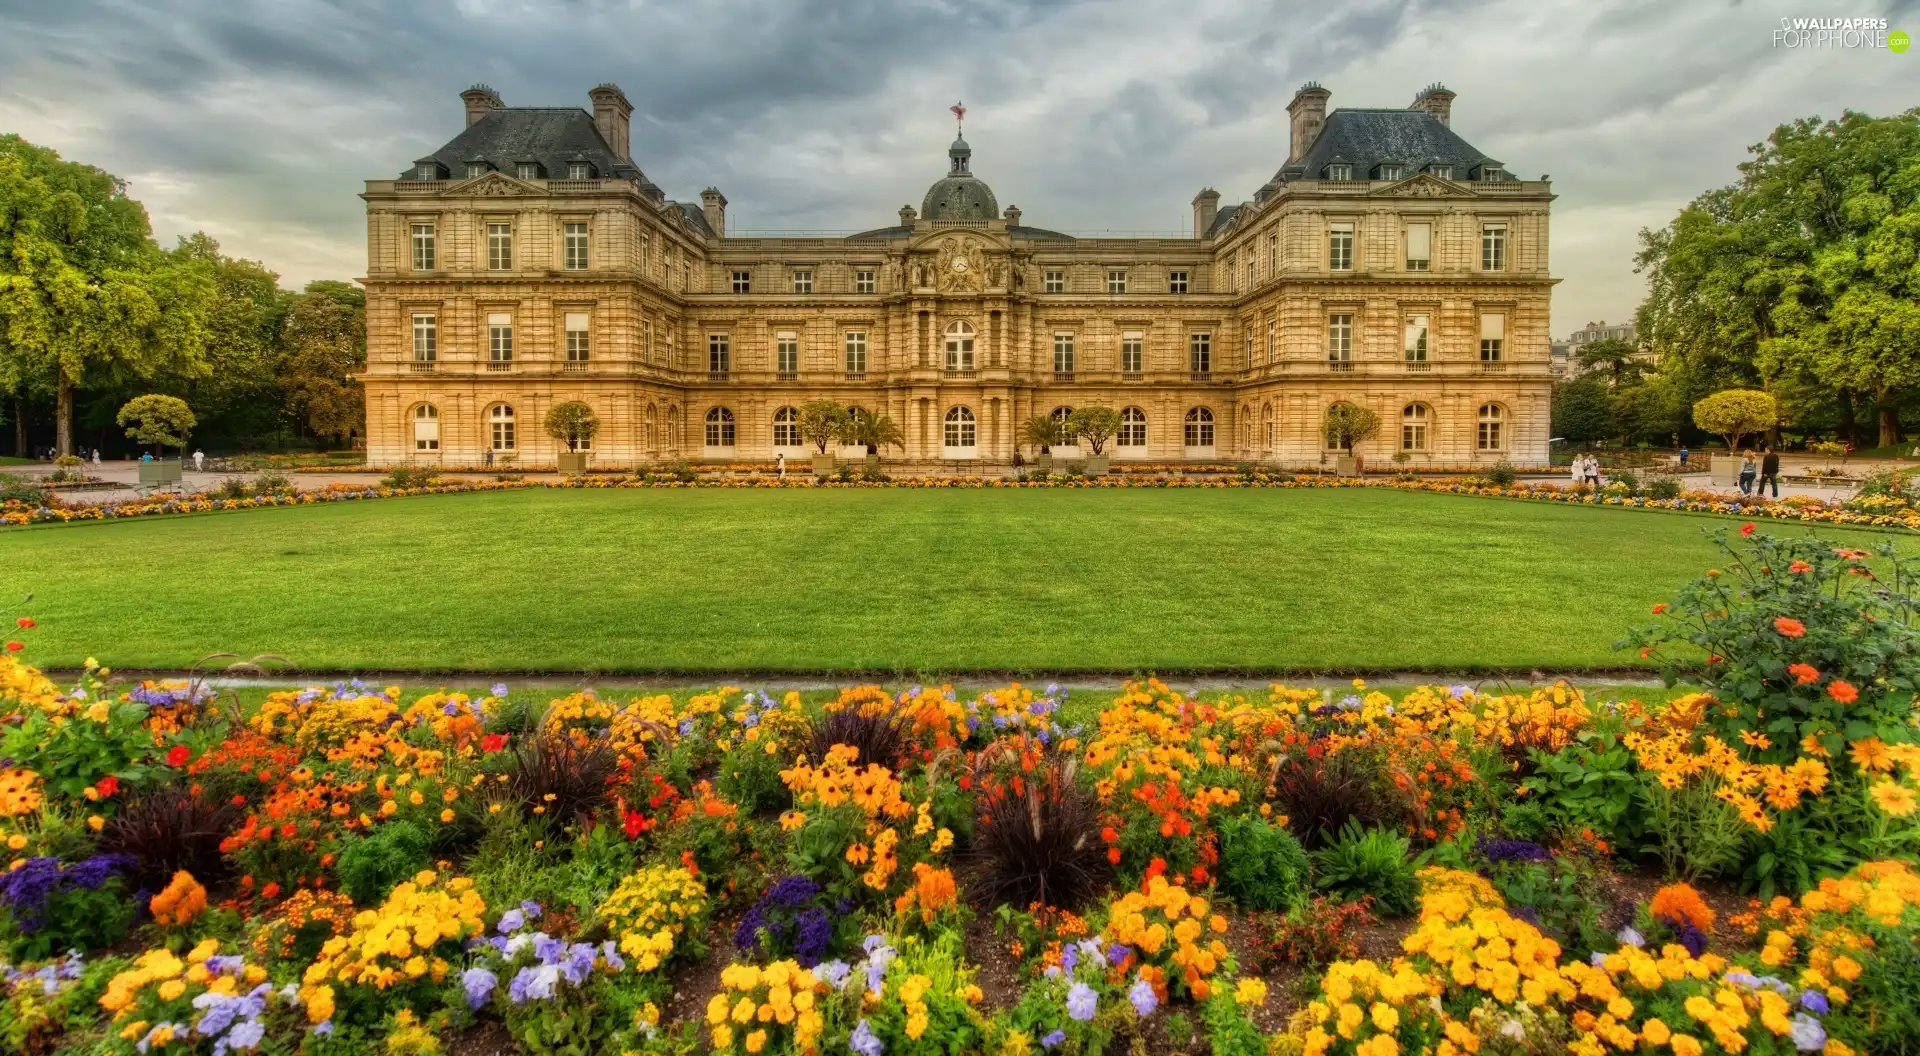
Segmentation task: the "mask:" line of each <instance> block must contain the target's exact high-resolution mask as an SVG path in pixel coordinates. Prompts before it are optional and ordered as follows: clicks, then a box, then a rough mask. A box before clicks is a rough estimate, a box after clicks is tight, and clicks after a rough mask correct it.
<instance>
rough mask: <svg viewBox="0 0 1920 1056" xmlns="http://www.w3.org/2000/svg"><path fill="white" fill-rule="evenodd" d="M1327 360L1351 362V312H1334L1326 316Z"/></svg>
mask: <svg viewBox="0 0 1920 1056" xmlns="http://www.w3.org/2000/svg"><path fill="white" fill-rule="evenodd" d="M1327 360H1328V362H1332V363H1351V362H1353V313H1352V312H1334V313H1333V314H1331V315H1329V316H1327Z"/></svg>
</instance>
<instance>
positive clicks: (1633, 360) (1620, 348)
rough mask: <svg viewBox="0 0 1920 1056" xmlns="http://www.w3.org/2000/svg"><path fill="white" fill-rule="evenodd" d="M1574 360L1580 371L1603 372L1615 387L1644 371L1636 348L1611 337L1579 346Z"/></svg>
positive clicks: (1638, 350)
mask: <svg viewBox="0 0 1920 1056" xmlns="http://www.w3.org/2000/svg"><path fill="white" fill-rule="evenodd" d="M1576 358H1577V359H1578V360H1579V361H1580V369H1581V370H1603V371H1605V372H1606V374H1607V376H1608V377H1609V378H1610V379H1611V380H1612V381H1613V383H1614V384H1615V385H1624V384H1626V383H1627V382H1629V381H1632V380H1634V379H1635V378H1638V377H1639V376H1640V374H1641V372H1642V371H1644V370H1645V369H1646V364H1645V361H1644V359H1643V357H1642V353H1641V351H1640V349H1639V347H1638V346H1636V345H1634V344H1633V343H1631V342H1628V341H1622V340H1620V339H1619V338H1613V337H1610V338H1607V339H1606V340H1604V341H1595V342H1593V343H1592V344H1588V345H1581V346H1580V352H1579V355H1578V356H1577V357H1576Z"/></svg>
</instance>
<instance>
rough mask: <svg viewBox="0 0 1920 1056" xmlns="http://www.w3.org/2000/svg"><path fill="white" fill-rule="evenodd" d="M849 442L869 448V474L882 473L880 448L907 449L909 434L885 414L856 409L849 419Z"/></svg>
mask: <svg viewBox="0 0 1920 1056" xmlns="http://www.w3.org/2000/svg"><path fill="white" fill-rule="evenodd" d="M845 435H846V438H847V440H848V442H850V443H855V444H859V445H860V446H861V447H864V448H866V449H867V476H868V477H870V478H871V477H877V476H879V474H880V449H881V448H883V447H897V448H899V449H900V450H902V451H905V450H906V449H907V434H905V433H903V432H901V431H900V425H899V423H897V422H895V421H894V420H893V419H891V418H889V417H887V416H886V415H884V414H876V413H875V412H873V411H866V410H862V411H856V412H854V414H853V415H852V416H851V417H850V418H849V419H848V429H847V432H846V434H845Z"/></svg>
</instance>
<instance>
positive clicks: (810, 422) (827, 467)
mask: <svg viewBox="0 0 1920 1056" xmlns="http://www.w3.org/2000/svg"><path fill="white" fill-rule="evenodd" d="M848 420H849V419H848V415H847V409H846V408H845V407H842V406H840V405H839V404H837V403H835V402H833V401H832V400H813V401H811V402H809V403H807V404H806V405H804V406H802V407H801V408H800V439H802V440H805V441H806V442H807V443H810V444H812V445H813V446H814V449H815V450H814V453H813V475H814V476H816V477H824V476H827V475H828V474H830V473H832V472H833V464H834V457H833V451H832V450H830V449H831V448H832V446H833V445H834V444H836V443H838V442H839V440H840V438H841V437H842V436H844V435H846V431H847V423H848Z"/></svg>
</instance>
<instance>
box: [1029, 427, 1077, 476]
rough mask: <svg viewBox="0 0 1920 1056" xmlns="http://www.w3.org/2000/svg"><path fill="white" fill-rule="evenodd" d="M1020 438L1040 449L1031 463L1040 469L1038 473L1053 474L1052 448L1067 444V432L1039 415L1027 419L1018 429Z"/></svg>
mask: <svg viewBox="0 0 1920 1056" xmlns="http://www.w3.org/2000/svg"><path fill="white" fill-rule="evenodd" d="M1020 438H1021V439H1022V440H1025V441H1026V442H1027V443H1029V444H1032V445H1033V446H1035V447H1037V448H1039V449H1040V453H1039V454H1038V455H1036V456H1035V457H1034V460H1033V463H1034V465H1036V466H1039V467H1040V472H1042V473H1051V472H1053V446H1054V445H1055V444H1064V443H1066V442H1067V431H1066V430H1065V429H1063V428H1061V425H1060V423H1059V422H1057V421H1054V420H1053V419H1052V418H1050V417H1048V416H1046V415H1044V414H1040V415H1035V416H1034V417H1032V418H1029V419H1027V421H1026V424H1024V425H1022V426H1021V427H1020Z"/></svg>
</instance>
